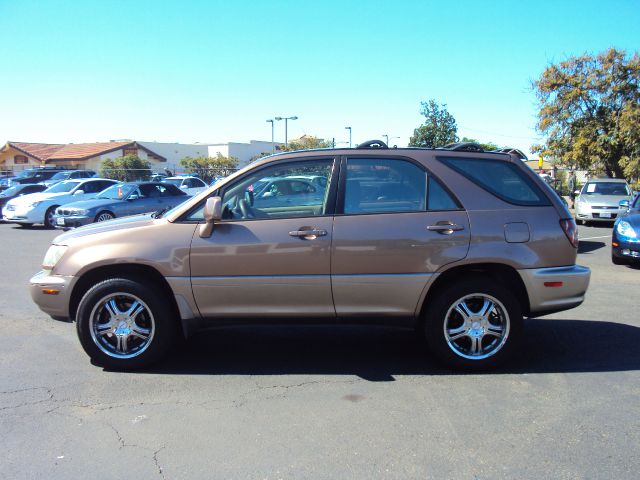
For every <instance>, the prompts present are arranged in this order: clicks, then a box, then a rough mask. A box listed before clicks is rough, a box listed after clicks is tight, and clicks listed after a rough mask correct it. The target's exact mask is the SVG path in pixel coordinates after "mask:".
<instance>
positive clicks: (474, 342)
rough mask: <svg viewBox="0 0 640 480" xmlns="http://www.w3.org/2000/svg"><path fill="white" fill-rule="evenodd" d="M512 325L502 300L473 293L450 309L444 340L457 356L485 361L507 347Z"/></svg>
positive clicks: (446, 318)
mask: <svg viewBox="0 0 640 480" xmlns="http://www.w3.org/2000/svg"><path fill="white" fill-rule="evenodd" d="M509 325H510V322H509V314H508V313H507V309H506V308H505V307H504V305H503V304H502V303H500V301H499V300H497V299H496V298H494V297H492V296H490V295H487V294H484V293H472V294H470V295H465V296H464V297H462V298H459V299H458V300H456V301H455V302H453V304H452V305H451V307H449V310H448V311H447V314H446V316H445V320H444V336H445V339H446V341H447V345H448V346H449V348H450V349H451V350H452V351H453V352H454V353H455V354H456V355H459V356H460V357H463V358H466V359H469V360H482V359H484V358H487V357H490V356H492V355H494V354H496V353H497V352H499V351H500V349H501V348H502V347H503V346H504V344H505V343H506V341H507V338H508V336H509Z"/></svg>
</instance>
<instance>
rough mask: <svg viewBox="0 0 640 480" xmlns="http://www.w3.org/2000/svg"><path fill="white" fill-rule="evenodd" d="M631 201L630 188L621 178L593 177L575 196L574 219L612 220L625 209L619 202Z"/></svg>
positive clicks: (585, 220)
mask: <svg viewBox="0 0 640 480" xmlns="http://www.w3.org/2000/svg"><path fill="white" fill-rule="evenodd" d="M623 200H626V201H628V202H631V189H630V188H629V185H628V184H627V182H626V180H624V179H622V178H594V179H593V180H589V181H587V183H585V184H584V186H583V187H582V190H580V194H579V195H578V197H577V198H576V221H577V222H578V223H587V222H613V221H614V220H615V219H616V218H617V217H618V216H619V215H622V214H623V213H624V212H625V211H626V207H622V206H620V202H621V201H623Z"/></svg>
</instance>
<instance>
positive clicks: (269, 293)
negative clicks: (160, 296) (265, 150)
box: [190, 158, 335, 319]
mask: <svg viewBox="0 0 640 480" xmlns="http://www.w3.org/2000/svg"><path fill="white" fill-rule="evenodd" d="M333 166H334V160H333V159H332V158H327V159H309V160H298V161H288V162H281V163H278V164H277V165H270V166H267V167H265V168H262V169H259V170H252V171H251V172H248V173H247V175H245V176H244V177H241V178H239V179H237V180H236V181H235V182H234V183H232V184H230V185H229V186H227V187H225V188H224V189H223V191H222V194H221V196H222V203H223V218H224V219H223V220H222V221H220V222H217V223H216V224H215V226H214V228H213V233H212V234H211V236H210V237H207V238H201V237H200V236H199V234H198V232H199V229H196V232H195V235H194V237H193V241H192V245H191V256H190V261H191V275H192V279H191V282H192V288H193V294H194V297H195V300H196V303H197V304H198V308H199V309H200V313H201V314H202V315H203V317H205V318H210V319H213V318H221V319H224V318H237V317H260V318H264V317H286V316H291V317H300V318H309V317H335V310H334V307H333V300H332V297H331V279H330V254H331V239H332V233H333V210H332V205H333V203H334V202H333V200H332V199H333V198H334V196H335V192H334V190H335V188H331V185H333V184H334V182H333V181H332V177H333ZM309 172H310V173H309ZM300 174H312V175H321V176H324V177H325V178H326V179H327V181H328V182H327V186H326V187H323V188H318V189H317V190H316V191H314V193H315V195H308V194H296V193H295V192H286V193H283V194H282V195H287V198H281V199H282V200H284V201H283V202H279V203H274V202H270V201H266V199H268V198H269V195H267V196H265V197H264V199H265V200H263V199H262V198H259V197H258V195H260V193H262V192H263V190H264V187H265V186H266V185H267V184H272V183H274V182H278V181H280V180H281V179H286V178H287V177H290V176H294V175H300ZM305 193H309V192H305ZM272 195H280V193H276V192H272ZM198 215H200V216H201V215H202V211H201V210H198V211H196V212H195V213H194V214H193V218H194V219H197V218H198Z"/></svg>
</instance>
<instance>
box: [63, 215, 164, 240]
mask: <svg viewBox="0 0 640 480" xmlns="http://www.w3.org/2000/svg"><path fill="white" fill-rule="evenodd" d="M156 221H158V220H156V219H154V218H153V217H152V216H151V214H150V213H145V214H143V215H132V216H130V217H122V218H116V219H114V220H107V221H106V222H98V223H91V224H89V225H85V226H84V227H79V228H76V229H74V230H70V231H68V232H66V233H63V234H62V235H58V236H57V237H56V238H55V239H54V240H53V243H54V244H56V245H68V244H69V242H72V241H73V239H75V238H79V237H86V236H87V235H95V234H97V233H104V232H113V231H115V230H123V229H126V228H137V227H144V226H145V225H151V224H153V222H156Z"/></svg>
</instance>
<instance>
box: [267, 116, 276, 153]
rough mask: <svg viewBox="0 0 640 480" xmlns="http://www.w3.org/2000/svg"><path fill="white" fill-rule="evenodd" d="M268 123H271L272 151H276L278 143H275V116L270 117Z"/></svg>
mask: <svg viewBox="0 0 640 480" xmlns="http://www.w3.org/2000/svg"><path fill="white" fill-rule="evenodd" d="M267 123H270V124H271V153H276V144H275V143H274V140H273V125H274V122H273V118H270V119H269V120H267Z"/></svg>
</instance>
